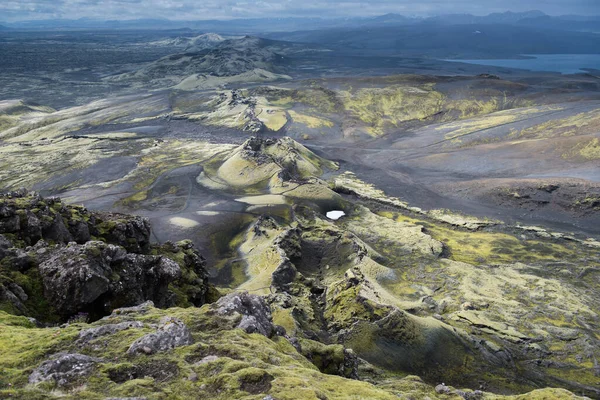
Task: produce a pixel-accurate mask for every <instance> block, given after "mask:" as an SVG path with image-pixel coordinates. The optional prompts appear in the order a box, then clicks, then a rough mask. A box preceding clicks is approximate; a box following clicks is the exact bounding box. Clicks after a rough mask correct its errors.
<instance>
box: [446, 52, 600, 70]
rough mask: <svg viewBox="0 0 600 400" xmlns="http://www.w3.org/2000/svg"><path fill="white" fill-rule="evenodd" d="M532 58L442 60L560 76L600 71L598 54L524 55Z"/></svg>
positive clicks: (599, 55)
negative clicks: (543, 72)
mask: <svg viewBox="0 0 600 400" xmlns="http://www.w3.org/2000/svg"><path fill="white" fill-rule="evenodd" d="M524 56H527V57H533V58H528V59H521V60H502V59H500V60H444V61H451V62H461V63H467V64H478V65H489V66H494V67H506V68H518V69H526V70H530V71H552V72H560V73H562V74H578V73H581V72H586V71H584V70H582V68H592V69H598V70H600V54H524Z"/></svg>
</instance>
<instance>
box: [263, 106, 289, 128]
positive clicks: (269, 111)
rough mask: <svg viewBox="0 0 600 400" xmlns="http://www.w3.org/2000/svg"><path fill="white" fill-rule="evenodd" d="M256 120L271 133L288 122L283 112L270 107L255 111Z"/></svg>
mask: <svg viewBox="0 0 600 400" xmlns="http://www.w3.org/2000/svg"><path fill="white" fill-rule="evenodd" d="M257 118H258V119H259V120H260V121H261V122H262V123H264V124H265V126H266V127H267V128H268V129H269V130H271V131H273V132H278V131H279V130H281V129H282V128H283V127H284V126H285V124H287V122H288V120H287V114H286V112H285V111H284V110H281V109H277V108H270V107H262V108H259V109H257Z"/></svg>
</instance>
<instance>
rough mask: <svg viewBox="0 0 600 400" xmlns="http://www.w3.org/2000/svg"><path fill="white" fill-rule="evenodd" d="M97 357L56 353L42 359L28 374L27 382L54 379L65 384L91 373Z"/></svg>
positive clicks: (61, 384) (57, 382) (98, 360)
mask: <svg viewBox="0 0 600 400" xmlns="http://www.w3.org/2000/svg"><path fill="white" fill-rule="evenodd" d="M100 361H102V360H101V359H99V358H95V357H89V356H85V355H82V354H57V355H55V356H54V357H53V358H52V359H50V360H47V361H44V362H43V363H42V364H41V365H40V366H39V367H37V368H36V369H35V370H34V371H33V372H32V373H31V375H30V376H29V383H32V384H36V383H40V382H44V381H54V382H55V383H56V384H57V385H58V386H67V385H69V384H72V383H74V382H76V381H77V380H78V379H81V378H84V377H86V376H88V375H90V374H91V373H92V371H93V370H94V366H95V365H96V363H98V362H100Z"/></svg>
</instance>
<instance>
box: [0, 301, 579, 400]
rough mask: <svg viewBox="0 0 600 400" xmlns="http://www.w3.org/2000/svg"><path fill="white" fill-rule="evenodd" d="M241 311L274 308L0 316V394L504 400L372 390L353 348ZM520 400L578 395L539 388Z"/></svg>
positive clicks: (420, 389)
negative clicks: (282, 331) (59, 320)
mask: <svg viewBox="0 0 600 400" xmlns="http://www.w3.org/2000/svg"><path fill="white" fill-rule="evenodd" d="M219 309H224V310H223V312H220V311H217V310H219ZM242 314H243V315H245V316H247V317H249V316H250V315H252V316H255V317H257V318H256V319H257V320H259V321H262V322H263V323H267V324H268V317H267V316H268V315H270V314H271V310H270V307H268V306H265V305H264V302H261V301H260V300H259V298H258V297H257V296H252V295H248V294H243V293H241V294H235V293H234V294H232V295H230V296H229V298H228V299H227V300H223V301H222V302H221V305H220V306H216V305H215V306H204V307H202V308H187V309H183V308H173V309H169V310H161V309H157V308H154V307H153V306H152V305H151V303H149V302H148V303H144V304H143V305H140V306H135V307H128V308H124V309H117V310H115V311H114V312H113V313H112V314H111V315H110V316H107V317H105V318H103V319H102V320H100V321H97V322H95V323H94V324H93V325H88V324H70V325H65V326H63V327H62V328H61V329H60V330H58V329H57V328H36V327H34V325H33V324H32V323H31V322H30V321H28V320H27V319H26V318H23V317H15V316H11V315H9V314H7V313H5V312H3V311H0V326H1V327H2V329H1V330H0V349H2V357H0V371H1V372H0V379H1V381H2V382H3V385H2V386H0V397H1V398H13V399H33V398H44V399H54V398H61V399H80V398H146V399H155V398H156V399H159V398H171V397H173V393H177V396H176V397H177V398H179V397H181V398H205V399H216V400H226V399H234V398H239V399H246V398H247V399H265V398H270V399H292V400H295V399H298V400H304V399H324V398H328V399H340V400H341V399H349V398H358V399H373V400H393V399H398V398H399V397H398V396H399V395H401V396H402V397H406V398H414V399H424V398H430V399H446V398H456V399H460V398H464V399H496V400H500V399H503V398H504V397H503V396H497V395H492V394H490V393H485V392H477V391H473V390H468V389H464V390H457V389H455V388H453V387H450V386H445V385H444V386H443V388H444V389H443V391H442V390H441V389H440V388H438V389H437V391H436V389H435V388H434V386H433V385H428V384H426V383H424V382H423V381H422V380H421V379H419V378H417V377H414V376H408V377H406V378H398V377H394V376H389V377H387V378H386V379H385V380H384V381H382V383H381V384H379V385H373V384H371V383H367V382H363V381H360V380H356V379H348V378H356V373H357V371H358V369H359V368H358V365H359V363H360V364H362V365H365V363H364V361H360V360H359V359H358V358H357V357H356V355H354V354H353V352H352V351H350V350H347V349H344V348H343V347H342V346H340V345H324V344H322V343H318V342H316V341H311V340H306V339H302V340H300V341H299V342H297V343H296V345H294V344H293V342H295V341H294V340H293V339H291V338H286V337H283V336H279V335H273V336H272V337H271V338H268V337H266V336H264V335H262V334H260V333H259V332H255V333H247V332H246V330H245V329H244V328H243V327H238V325H239V322H240V320H241V319H240V316H241V315H242ZM232 317H233V318H232ZM263 317H266V319H265V320H263ZM157 327H158V328H157ZM26 337H34V338H36V339H35V344H34V343H32V342H31V341H30V340H26V339H23V340H14V339H15V338H26ZM75 338H79V340H78V341H75V340H72V339H75ZM83 339H85V343H84V342H83V341H82V340H83ZM146 347H147V348H148V349H149V350H147V349H145V348H146ZM83 351H85V355H84V354H81V353H82V352H83ZM24 355H25V356H24ZM366 366H367V367H368V368H371V369H373V367H372V366H370V367H369V366H368V365H366ZM317 368H318V369H317ZM319 370H320V371H321V372H320V371H319ZM338 375H339V376H338ZM439 392H442V393H441V394H439ZM445 393H448V394H445ZM526 396H527V395H526ZM536 396H537V397H536ZM523 398H540V399H541V398H552V399H577V398H578V397H577V396H575V395H573V394H572V393H569V392H567V391H565V390H558V389H545V390H539V391H536V392H534V393H532V394H531V397H523Z"/></svg>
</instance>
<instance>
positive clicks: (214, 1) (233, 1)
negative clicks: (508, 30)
mask: <svg viewBox="0 0 600 400" xmlns="http://www.w3.org/2000/svg"><path fill="white" fill-rule="evenodd" d="M534 9H537V10H542V11H544V12H546V13H548V14H551V15H559V14H583V15H599V14H600V0H503V1H498V0H454V1H443V0H371V1H362V0H0V20H4V21H16V20H25V19H54V18H65V19H78V18H95V19H137V18H169V19H174V20H193V19H231V18H255V17H290V16H296V17H298V16H305V17H315V16H318V17H344V16H373V15H381V14H385V13H389V12H393V13H400V14H404V15H421V16H427V15H436V14H447V13H472V14H476V15H483V14H488V13H491V12H503V11H507V10H511V11H526V10H534Z"/></svg>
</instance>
